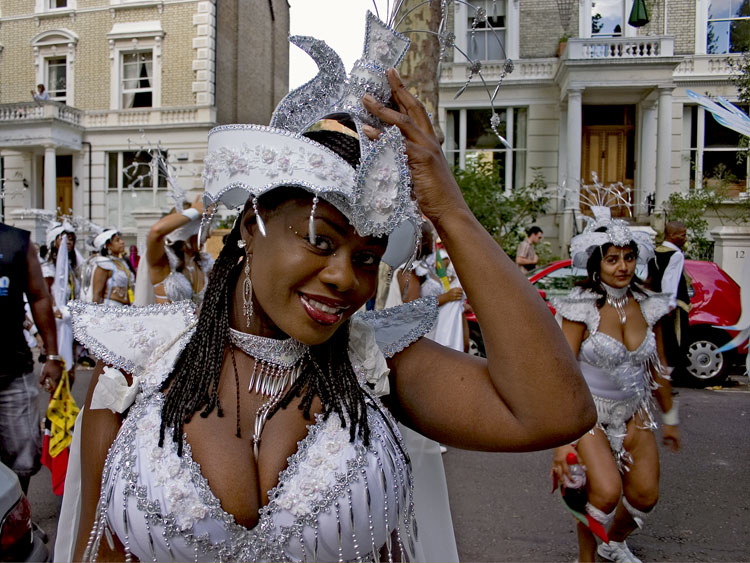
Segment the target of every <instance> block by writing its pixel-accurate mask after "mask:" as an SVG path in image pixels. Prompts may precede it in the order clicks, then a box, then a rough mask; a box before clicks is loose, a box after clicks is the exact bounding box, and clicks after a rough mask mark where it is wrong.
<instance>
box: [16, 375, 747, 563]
mask: <svg viewBox="0 0 750 563" xmlns="http://www.w3.org/2000/svg"><path fill="white" fill-rule="evenodd" d="M90 374H91V370H86V369H80V368H79V369H78V373H77V379H76V382H75V385H74V386H73V395H74V397H75V398H76V400H77V401H78V403H79V405H82V404H83V398H84V396H85V393H86V388H87V386H88V382H89V379H90ZM677 390H678V391H679V396H680V419H681V426H680V429H681V432H682V439H683V448H682V450H681V451H680V452H678V453H672V452H669V451H666V450H663V451H662V458H661V459H662V475H661V500H660V502H659V504H658V505H657V507H656V509H655V510H654V512H653V514H652V515H651V517H650V518H649V519H648V520H647V521H646V524H645V526H644V529H643V530H640V531H637V532H636V533H635V534H633V536H632V537H631V539H630V540H629V541H628V545H629V546H630V548H631V549H632V551H633V552H634V553H635V555H637V556H639V557H640V558H641V559H643V560H644V561H750V538H749V537H748V530H750V479H748V468H750V433H749V432H748V430H749V429H750V385H748V378H747V377H744V376H742V377H740V376H733V377H732V378H730V381H729V382H728V383H727V385H726V386H724V387H723V388H722V389H719V390H704V389H687V388H677ZM551 459H552V452H551V451H545V452H533V453H509V454H492V453H484V452H470V451H464V450H458V449H454V448H448V453H446V454H445V455H444V456H443V460H444V463H445V470H446V476H447V479H448V489H449V494H450V501H451V512H452V515H453V524H454V527H455V531H456V543H457V545H458V552H459V556H460V559H461V561H477V562H480V561H487V562H493V561H497V562H499V561H574V560H575V559H576V556H577V550H576V537H575V525H574V521H573V517H572V516H570V514H569V513H568V512H567V511H566V510H565V509H564V508H563V506H562V504H561V503H562V501H561V500H560V497H559V493H558V494H550V488H551V480H550V478H549V468H550V462H551ZM29 497H30V501H31V505H32V512H33V518H34V521H35V522H37V523H38V524H39V525H40V526H41V527H42V528H43V529H44V530H45V531H46V532H47V533H48V534H49V536H50V542H54V536H55V526H56V523H57V517H58V513H59V507H60V499H59V497H56V496H55V495H54V494H53V493H52V489H51V485H50V473H49V471H48V470H47V468H42V470H41V471H40V472H39V474H38V475H36V476H35V477H34V478H33V479H32V481H31V487H30V494H29Z"/></svg>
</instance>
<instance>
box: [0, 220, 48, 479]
mask: <svg viewBox="0 0 750 563" xmlns="http://www.w3.org/2000/svg"><path fill="white" fill-rule="evenodd" d="M24 294H25V295H26V298H27V299H28V302H29V306H30V308H31V315H32V317H33V318H34V324H35V325H36V326H37V328H38V330H39V332H40V333H41V336H42V341H43V342H44V350H45V353H46V361H45V363H44V367H43V368H42V375H41V380H40V382H41V384H42V386H43V387H44V389H45V390H46V391H47V392H48V393H50V394H51V393H53V392H54V390H55V388H56V387H57V383H58V381H59V380H60V376H61V375H62V357H61V356H59V355H58V350H57V334H56V330H55V317H54V315H53V313H52V301H51V299H50V294H49V291H48V289H47V284H46V283H45V281H44V278H43V277H42V270H41V267H40V265H39V259H38V258H37V254H36V250H35V249H34V247H33V246H32V245H31V242H30V234H29V232H28V231H23V230H21V229H16V228H14V227H9V226H8V225H5V224H3V223H0V319H3V323H4V330H3V338H0V356H1V357H2V358H3V362H2V365H0V460H1V461H2V462H3V463H4V464H5V465H7V466H8V467H10V468H11V469H12V470H13V471H14V472H15V473H16V474H17V475H18V479H19V481H20V482H21V488H22V489H23V491H24V493H26V492H28V488H29V481H30V480H31V476H32V475H34V474H35V473H36V472H37V471H38V470H39V467H40V456H41V453H42V434H41V431H40V420H41V413H40V412H39V405H38V403H39V401H38V396H39V382H37V380H36V377H35V375H34V363H33V359H32V356H31V351H30V350H29V346H28V344H27V342H26V339H25V338H24V334H23V330H24V322H25V321H26V313H25V310H24V299H23V297H24Z"/></svg>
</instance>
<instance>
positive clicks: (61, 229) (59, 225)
mask: <svg viewBox="0 0 750 563" xmlns="http://www.w3.org/2000/svg"><path fill="white" fill-rule="evenodd" d="M75 232H76V229H75V227H74V226H73V225H72V223H71V222H70V221H68V219H67V218H63V220H62V221H61V222H60V221H55V222H53V223H50V224H49V226H48V227H47V236H46V240H45V242H46V243H47V247H48V248H51V247H52V245H53V244H55V240H57V237H59V236H60V235H61V234H63V233H75Z"/></svg>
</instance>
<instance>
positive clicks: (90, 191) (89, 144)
mask: <svg viewBox="0 0 750 563" xmlns="http://www.w3.org/2000/svg"><path fill="white" fill-rule="evenodd" d="M81 144H82V145H88V147H89V221H91V217H92V214H91V204H92V201H93V193H94V192H93V188H92V185H91V143H89V142H88V141H81Z"/></svg>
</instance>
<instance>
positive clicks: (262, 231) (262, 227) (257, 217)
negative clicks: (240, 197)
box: [253, 197, 266, 236]
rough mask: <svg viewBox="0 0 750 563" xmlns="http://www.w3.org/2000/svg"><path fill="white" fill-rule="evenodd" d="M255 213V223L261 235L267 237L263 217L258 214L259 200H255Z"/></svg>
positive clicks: (255, 198)
mask: <svg viewBox="0 0 750 563" xmlns="http://www.w3.org/2000/svg"><path fill="white" fill-rule="evenodd" d="M253 211H254V212H255V221H256V223H257V224H258V230H259V231H260V234H261V235H263V236H266V224H265V223H264V222H263V217H261V216H260V213H258V198H257V197H254V198H253Z"/></svg>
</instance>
